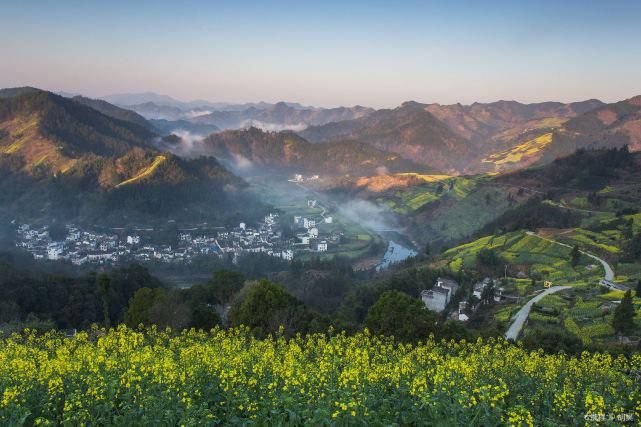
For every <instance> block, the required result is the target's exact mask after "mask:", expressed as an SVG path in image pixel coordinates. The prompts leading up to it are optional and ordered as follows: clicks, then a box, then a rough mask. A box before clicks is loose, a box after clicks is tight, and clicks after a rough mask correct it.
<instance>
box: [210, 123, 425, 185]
mask: <svg viewBox="0 0 641 427" xmlns="http://www.w3.org/2000/svg"><path fill="white" fill-rule="evenodd" d="M203 146H204V150H206V152H207V153H208V154H211V155H214V156H216V157H217V158H219V159H221V160H226V161H228V162H230V163H231V164H233V165H234V166H235V168H236V169H240V170H241V171H242V170H243V169H250V168H266V169H274V168H276V169H278V170H284V171H289V172H301V173H315V174H325V175H346V174H347V175H354V176H358V175H368V174H376V173H387V172H389V171H392V172H405V171H415V170H419V171H428V170H429V169H428V168H427V167H425V166H422V165H419V164H417V163H415V162H412V161H410V160H406V159H403V158H402V157H401V156H399V155H397V154H394V153H386V152H384V151H381V150H378V149H376V148H375V147H372V146H370V145H368V144H364V143H359V142H353V141H347V142H344V141H335V142H332V143H328V144H312V143H310V142H308V141H306V140H305V139H303V138H302V137H300V136H298V135H297V134H295V133H293V132H288V131H282V132H265V131H263V130H261V129H257V128H250V129H246V130H229V131H224V132H221V133H218V134H213V135H210V136H209V137H208V138H206V139H205V140H204V141H203Z"/></svg>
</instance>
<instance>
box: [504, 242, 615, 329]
mask: <svg viewBox="0 0 641 427" xmlns="http://www.w3.org/2000/svg"><path fill="white" fill-rule="evenodd" d="M526 234H528V235H530V236H535V237H538V238H539V239H543V240H547V241H548V242H551V243H555V244H557V245H561V246H565V247H567V248H571V247H572V246H570V245H568V244H565V243H561V242H557V241H556V240H552V239H548V238H545V237H541V236H539V235H538V234H536V233H534V232H532V231H527V232H526ZM580 252H581V253H582V254H584V255H586V256H589V257H590V258H592V259H594V260H596V261H598V262H599V263H600V264H601V265H602V266H603V269H604V270H605V275H604V278H605V280H614V270H612V267H611V266H610V264H608V263H607V262H606V261H605V260H604V259H601V258H599V257H597V256H596V255H592V254H590V253H588V252H585V251H580ZM571 287H572V286H553V287H551V288H548V289H546V290H544V291H543V292H541V293H540V294H538V295H537V296H535V297H534V298H532V299H531V300H529V301H528V302H527V303H526V304H525V305H524V306H523V307H521V309H520V310H519V311H518V312H517V313H516V315H515V316H514V318H513V319H514V320H513V321H512V324H511V325H510V327H509V328H508V330H507V332H506V333H505V339H508V340H509V339H512V340H516V339H517V338H518V336H519V334H520V333H521V330H522V329H523V326H524V325H525V321H526V320H527V317H528V316H529V315H530V310H532V306H533V305H534V304H536V303H537V302H538V301H540V300H541V299H543V298H544V297H545V296H546V295H550V294H553V293H555V292H559V291H562V290H564V289H570V288H571Z"/></svg>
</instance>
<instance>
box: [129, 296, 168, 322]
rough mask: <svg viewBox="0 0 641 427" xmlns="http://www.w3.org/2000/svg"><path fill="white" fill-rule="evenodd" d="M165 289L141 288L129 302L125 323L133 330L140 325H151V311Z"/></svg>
mask: <svg viewBox="0 0 641 427" xmlns="http://www.w3.org/2000/svg"><path fill="white" fill-rule="evenodd" d="M161 293H162V294H164V293H165V290H164V289H161V288H158V289H150V288H140V289H138V291H137V292H136V293H135V294H134V296H132V297H131V299H130V300H129V308H128V309H127V312H126V313H125V323H126V324H127V325H129V326H130V327H132V328H135V327H137V326H138V325H145V326H149V325H151V320H150V318H149V310H150V309H151V307H152V306H153V305H154V304H155V303H156V300H157V299H158V298H159V297H160V295H161Z"/></svg>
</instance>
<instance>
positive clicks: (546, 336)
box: [522, 328, 583, 354]
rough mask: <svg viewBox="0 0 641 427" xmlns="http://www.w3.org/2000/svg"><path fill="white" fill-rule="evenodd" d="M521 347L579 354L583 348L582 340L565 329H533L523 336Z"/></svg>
mask: <svg viewBox="0 0 641 427" xmlns="http://www.w3.org/2000/svg"><path fill="white" fill-rule="evenodd" d="M522 343H523V347H525V348H526V349H528V350H537V349H543V351H545V352H546V353H558V352H561V351H563V352H565V353H567V354H579V353H580V352H581V351H582V350H583V341H581V339H580V338H579V337H577V336H576V335H574V334H571V333H569V332H566V331H555V330H544V329H538V328H537V329H534V330H533V331H531V332H529V333H527V334H525V337H523V341H522Z"/></svg>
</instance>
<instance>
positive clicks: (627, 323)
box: [612, 290, 635, 334]
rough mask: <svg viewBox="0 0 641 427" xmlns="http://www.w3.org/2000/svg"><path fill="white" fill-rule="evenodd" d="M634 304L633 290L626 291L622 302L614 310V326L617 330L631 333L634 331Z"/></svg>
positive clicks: (622, 332)
mask: <svg viewBox="0 0 641 427" xmlns="http://www.w3.org/2000/svg"><path fill="white" fill-rule="evenodd" d="M634 314H635V313H634V306H633V305H632V292H631V291H629V290H628V291H626V293H625V295H624V297H623V299H622V300H621V304H619V306H618V307H617V308H616V310H614V318H613V319H612V327H613V328H614V330H615V332H619V333H621V334H629V333H631V332H632V331H634Z"/></svg>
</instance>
